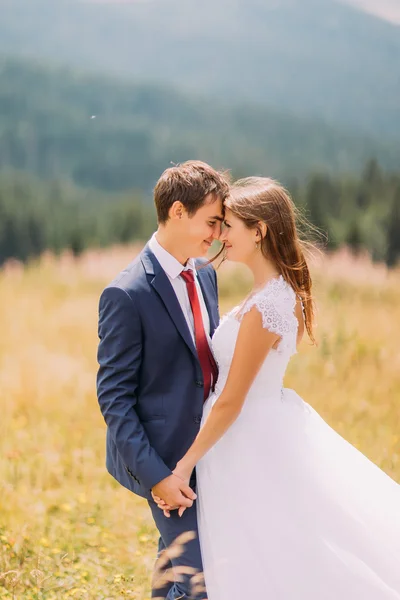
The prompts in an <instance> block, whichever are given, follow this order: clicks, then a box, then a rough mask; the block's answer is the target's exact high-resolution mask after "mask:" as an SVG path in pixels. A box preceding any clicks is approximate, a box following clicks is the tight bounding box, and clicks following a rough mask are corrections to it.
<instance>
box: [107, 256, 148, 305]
mask: <svg viewBox="0 0 400 600" xmlns="http://www.w3.org/2000/svg"><path fill="white" fill-rule="evenodd" d="M144 287H147V278H146V273H145V270H144V267H143V264H142V260H141V254H138V256H136V258H134V259H133V260H132V262H130V263H129V264H128V265H127V266H126V267H125V268H124V269H123V270H122V271H120V272H119V273H118V275H117V276H116V277H114V279H113V280H112V281H110V283H109V284H108V285H106V287H105V288H104V290H103V291H105V290H107V289H109V288H119V289H121V290H123V291H124V292H126V293H127V294H129V295H130V296H134V295H136V294H138V293H140V291H141V290H143V288H144Z"/></svg>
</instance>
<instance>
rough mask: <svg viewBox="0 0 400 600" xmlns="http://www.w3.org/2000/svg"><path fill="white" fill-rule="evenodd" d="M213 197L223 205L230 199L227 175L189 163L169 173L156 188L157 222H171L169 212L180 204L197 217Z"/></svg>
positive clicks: (196, 163)
mask: <svg viewBox="0 0 400 600" xmlns="http://www.w3.org/2000/svg"><path fill="white" fill-rule="evenodd" d="M209 194H212V195H213V196H215V199H217V198H220V199H221V200H222V202H223V201H224V200H225V199H226V198H227V197H228V195H229V183H228V177H227V174H226V173H223V172H220V171H216V170H215V169H213V168H212V167H211V166H210V165H208V164H207V163H204V162H201V161H199V160H188V161H187V162H184V163H182V164H178V165H175V166H174V167H170V168H169V169H166V170H165V171H164V173H163V174H162V175H161V177H160V179H159V180H158V182H157V184H156V187H155V188H154V203H155V205H156V211H157V220H158V222H159V223H160V224H161V225H163V224H164V223H166V222H167V221H168V219H169V210H170V208H171V206H172V205H173V203H174V202H176V201H177V200H179V202H182V204H183V206H184V207H185V209H186V210H187V212H188V214H189V215H190V216H191V215H194V214H195V213H196V212H197V211H198V210H199V208H200V207H201V206H203V204H204V199H205V198H206V197H207V196H208V195H209Z"/></svg>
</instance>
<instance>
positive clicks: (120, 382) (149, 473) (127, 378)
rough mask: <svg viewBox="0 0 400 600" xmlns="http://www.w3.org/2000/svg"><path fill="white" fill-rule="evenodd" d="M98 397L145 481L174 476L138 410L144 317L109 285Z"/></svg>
mask: <svg viewBox="0 0 400 600" xmlns="http://www.w3.org/2000/svg"><path fill="white" fill-rule="evenodd" d="M99 338H100V343H99V348H98V355H97V357H98V362H99V370H98V374H97V397H98V401H99V405H100V409H101V412H102V414H103V417H104V420H105V422H106V424H107V426H108V428H109V432H110V435H111V437H112V439H113V440H114V442H115V444H116V447H117V450H118V452H119V454H120V455H121V457H122V460H123V461H124V463H125V466H126V467H127V468H129V469H130V470H131V471H132V472H133V473H135V475H136V476H137V478H138V479H139V482H140V483H141V485H143V486H144V487H145V488H147V489H148V490H151V488H152V487H154V486H155V485H156V484H157V483H159V482H160V481H161V480H162V479H165V477H168V476H169V475H171V470H170V469H169V468H168V467H167V466H166V464H165V463H164V461H163V460H162V459H161V458H160V456H159V455H158V454H157V452H156V451H155V450H154V448H152V446H151V445H150V443H149V440H148V437H147V435H146V432H145V430H144V428H143V425H142V423H141V422H140V420H139V417H138V415H137V413H136V410H135V405H136V402H137V393H138V382H139V371H140V366H141V361H142V330H141V322H140V318H139V315H138V312H137V309H136V307H135V304H134V302H133V300H132V298H131V297H130V296H129V295H128V294H127V293H126V292H125V291H124V290H123V289H120V288H117V287H109V288H106V289H105V290H104V291H103V293H102V295H101V297H100V305H99Z"/></svg>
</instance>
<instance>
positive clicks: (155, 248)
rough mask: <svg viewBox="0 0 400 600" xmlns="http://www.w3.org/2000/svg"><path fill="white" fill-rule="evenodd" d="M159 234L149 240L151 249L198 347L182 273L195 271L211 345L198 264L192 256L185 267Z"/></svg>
mask: <svg viewBox="0 0 400 600" xmlns="http://www.w3.org/2000/svg"><path fill="white" fill-rule="evenodd" d="M156 235H157V234H154V235H153V237H152V238H151V240H150V242H149V247H150V250H151V251H152V252H153V254H154V256H155V257H156V259H157V260H158V262H159V263H160V265H161V267H162V269H163V270H164V271H165V273H166V275H167V277H168V279H169V280H170V282H171V285H172V287H173V289H174V292H175V294H176V297H177V298H178V302H179V304H180V306H181V309H182V312H183V314H184V317H185V319H186V322H187V324H188V327H189V331H190V333H191V335H192V339H193V343H194V345H195V347H196V342H195V336H194V319H193V312H192V307H191V306H190V300H189V295H188V292H187V287H186V282H185V280H184V279H182V277H180V274H181V273H182V271H188V270H191V271H193V274H194V281H195V285H196V290H197V295H198V297H199V302H200V308H201V315H202V317H203V325H204V330H205V332H206V336H207V340H208V343H209V345H211V338H210V317H209V316H208V311H207V308H206V305H205V302H204V298H203V293H202V291H201V287H200V283H199V280H198V278H197V272H196V265H195V262H194V259H193V258H190V259H189V260H188V262H187V265H186V267H184V266H183V265H182V264H181V263H180V262H179V260H177V259H176V258H175V257H174V256H172V254H170V253H169V252H167V250H165V248H163V247H162V246H161V244H160V243H159V241H158V240H157V237H156Z"/></svg>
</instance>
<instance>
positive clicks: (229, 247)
mask: <svg viewBox="0 0 400 600" xmlns="http://www.w3.org/2000/svg"><path fill="white" fill-rule="evenodd" d="M219 239H220V241H221V242H222V243H223V244H225V251H226V258H227V259H228V260H232V261H234V262H242V263H248V262H249V260H250V259H251V257H252V256H254V253H255V252H256V241H257V231H256V230H251V229H248V228H247V227H246V225H245V224H244V223H243V221H242V220H241V219H239V217H236V216H235V215H234V214H233V213H232V211H231V210H229V208H226V210H225V219H224V225H223V228H222V231H221V236H220V238H219Z"/></svg>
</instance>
